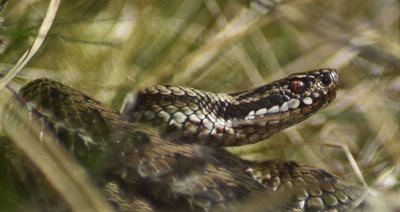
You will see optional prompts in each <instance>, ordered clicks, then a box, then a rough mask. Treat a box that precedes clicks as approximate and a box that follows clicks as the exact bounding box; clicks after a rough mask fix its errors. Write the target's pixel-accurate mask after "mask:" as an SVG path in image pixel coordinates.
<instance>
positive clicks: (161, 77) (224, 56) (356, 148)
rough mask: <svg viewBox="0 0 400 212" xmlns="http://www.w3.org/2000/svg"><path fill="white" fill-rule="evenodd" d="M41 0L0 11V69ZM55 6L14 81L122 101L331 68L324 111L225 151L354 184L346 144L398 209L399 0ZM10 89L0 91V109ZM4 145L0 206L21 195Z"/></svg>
mask: <svg viewBox="0 0 400 212" xmlns="http://www.w3.org/2000/svg"><path fill="white" fill-rule="evenodd" d="M3 2H4V3H5V2H6V1H4V0H2V1H0V8H1V7H2V6H4V3H3ZM49 2H50V1H46V0H19V1H12V0H11V1H9V2H8V5H7V6H6V7H5V8H4V9H3V10H2V11H1V13H0V16H1V21H0V40H1V41H0V71H1V73H3V74H4V73H6V72H7V71H8V70H10V68H11V67H12V66H13V65H14V64H15V63H16V62H17V61H18V59H19V58H20V57H21V56H22V55H23V53H24V52H25V51H26V50H27V49H28V48H30V46H31V45H32V42H33V40H35V39H36V38H37V36H38V29H39V27H40V25H41V24H42V21H43V18H44V16H45V13H46V9H47V7H48V5H49ZM58 10H59V11H58V13H57V16H56V17H55V19H54V20H53V21H54V22H53V26H52V28H51V29H50V31H49V33H48V35H47V38H46V40H45V41H44V43H43V44H42V46H41V48H40V49H39V51H38V52H37V53H36V55H35V56H34V57H33V58H32V59H31V60H30V62H29V63H28V65H27V66H26V67H25V68H24V69H23V70H22V71H21V72H19V73H18V75H17V76H16V77H15V78H14V79H13V82H15V83H16V85H24V84H25V83H26V82H28V81H30V80H33V79H36V78H40V77H47V78H51V79H54V80H58V81H61V82H63V83H64V84H67V85H69V86H72V87H74V88H77V89H79V90H81V91H84V92H85V93H87V94H89V95H90V96H93V97H94V98H96V99H98V100H100V101H102V102H104V103H106V104H108V105H110V106H111V107H113V108H115V109H118V108H120V107H121V105H122V103H123V99H124V97H125V95H126V94H127V93H129V92H135V91H136V90H137V89H140V88H143V87H148V86H152V85H156V84H174V85H183V86H190V87H194V88H198V89H203V90H208V91H215V92H237V91H242V90H246V89H249V88H252V87H255V86H259V85H262V84H265V83H268V82H270V81H272V80H276V79H279V78H281V77H285V76H286V75H288V74H290V73H294V72H302V71H308V70H312V69H319V68H324V67H330V68H336V69H338V70H339V71H340V77H341V85H340V92H339V94H338V97H337V99H336V100H335V101H334V102H333V103H332V104H331V105H330V106H328V107H327V108H326V109H324V110H323V111H321V112H319V113H318V114H316V115H314V116H312V117H311V118H309V119H308V120H306V121H305V122H303V123H302V124H299V125H297V126H294V127H291V128H290V129H287V130H285V131H284V132H282V133H280V134H278V135H275V136H273V137H271V138H270V139H268V140H266V141H263V142H261V143H257V144H254V145H248V146H245V147H240V148H230V149H229V150H230V151H232V152H234V153H237V154H240V155H241V156H242V157H244V158H247V159H252V160H263V159H267V158H281V159H288V160H296V161H299V162H302V163H306V164H310V165H314V166H318V167H321V168H324V169H327V170H329V171H331V172H333V173H335V174H337V175H339V176H342V177H343V178H345V179H346V180H348V181H350V182H352V183H354V184H360V181H359V180H358V178H357V177H356V171H355V169H356V167H354V166H352V165H351V163H350V162H349V160H348V157H346V152H345V151H344V150H346V148H347V149H348V150H349V152H350V153H351V155H352V157H353V158H354V159H355V161H356V162H357V166H358V168H359V169H360V170H361V172H362V175H363V177H364V178H365V180H366V182H367V184H368V185H369V186H370V188H371V195H370V196H369V199H370V201H371V202H375V203H374V204H373V205H375V206H378V205H379V207H388V208H391V207H400V205H399V204H400V203H398V201H397V200H398V199H400V133H399V124H400V22H399V21H400V2H399V1H398V0H353V1H347V0H335V1H318V0H253V1H251V0H239V1H229V0H172V1H156V0H153V1H152V0H119V1H111V0H74V1H72V0H64V1H62V3H61V5H60V6H59V8H58ZM9 96H10V95H9V93H8V92H6V91H5V90H3V91H1V92H0V101H1V107H2V106H3V105H4V103H5V102H6V100H7V98H9ZM5 143H7V138H5V137H4V135H2V137H1V138H0V151H1V154H2V155H1V156H0V157H1V161H0V169H1V170H0V173H1V174H0V188H1V189H0V208H5V209H9V210H17V205H18V204H19V203H20V202H23V201H24V199H23V197H22V196H23V195H21V194H20V193H21V192H20V191H18V189H16V188H15V187H13V185H12V183H10V181H9V177H7V174H6V173H7V169H8V168H7V167H8V164H7V160H6V159H5V158H4V156H3V153H4V151H6V150H5V148H4V146H5V145H4V144H5ZM332 144H335V145H336V146H335V145H332ZM396 199H397V200H396ZM390 200H392V201H390ZM383 201H389V202H391V203H390V204H385V203H384V202H383ZM396 204H397V205H396Z"/></svg>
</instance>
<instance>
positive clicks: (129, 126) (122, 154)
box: [2, 69, 360, 211]
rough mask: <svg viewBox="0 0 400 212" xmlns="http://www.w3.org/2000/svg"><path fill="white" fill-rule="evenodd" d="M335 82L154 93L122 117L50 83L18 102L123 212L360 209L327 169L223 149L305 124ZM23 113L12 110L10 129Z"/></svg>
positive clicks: (322, 77)
mask: <svg viewBox="0 0 400 212" xmlns="http://www.w3.org/2000/svg"><path fill="white" fill-rule="evenodd" d="M337 82H338V77H337V73H336V72H335V71H334V70H331V69H324V70H317V71H312V72H306V73H300V74H295V75H291V76H289V77H286V78H284V79H282V80H279V81H276V82H273V83H271V84H268V85H266V86H263V87H260V88H257V89H254V90H250V91H246V92H242V93H236V94H232V95H228V94H215V93H210V92H204V91H199V90H195V89H190V88H184V87H177V86H156V87H153V88H148V89H145V90H143V91H142V92H140V93H139V95H138V98H137V101H136V102H135V103H133V104H132V105H131V106H128V107H125V110H124V111H123V113H122V114H120V113H118V112H116V111H114V110H112V109H110V108H108V107H106V106H104V105H103V104H102V103H100V102H98V101H96V100H94V99H92V98H91V97H89V96H87V95H85V94H83V93H81V92H79V91H77V90H74V89H72V88H70V87H67V86H65V85H63V84H61V83H59V82H55V81H52V80H49V79H38V80H35V81H32V82H30V83H28V84H27V85H26V86H24V87H23V88H22V89H21V90H20V91H19V94H18V95H19V97H20V98H21V99H22V101H23V103H24V105H25V107H26V108H27V109H28V110H29V111H32V112H33V111H34V112H35V113H36V114H38V116H39V119H40V120H42V122H43V123H44V127H46V129H49V130H51V131H53V132H55V134H56V135H57V137H58V138H59V140H60V141H61V142H62V143H63V144H64V145H65V146H66V148H68V149H70V151H71V153H72V154H73V155H74V156H75V157H76V158H77V159H78V160H79V161H80V162H81V163H82V164H83V165H84V166H85V167H87V168H88V170H89V171H90V172H91V173H92V175H93V177H94V178H95V179H101V180H100V181H101V182H103V183H100V185H99V186H100V187H102V188H103V191H104V194H105V196H106V198H107V199H108V200H109V201H110V203H112V205H113V206H114V207H115V209H117V210H121V211H137V210H142V211H153V210H156V211H157V210H169V209H174V210H237V209H238V208H239V209H240V206H241V205H243V204H244V205H246V203H248V204H251V205H254V204H252V203H253V202H252V201H256V200H257V202H258V203H262V204H261V206H260V207H262V208H263V210H283V209H287V210H296V211H298V210H300V211H303V210H305V211H322V210H345V209H348V208H352V207H353V206H354V204H355V202H356V200H357V199H358V198H359V195H360V190H359V189H356V188H355V187H353V186H351V185H349V184H347V183H346V182H344V181H342V180H341V179H340V178H339V177H337V176H335V175H333V174H330V173H329V172H327V171H325V170H322V169H317V168H313V167H311V166H307V165H300V164H298V163H296V162H293V161H278V160H267V161H263V162H256V161H247V160H243V159H241V158H239V157H237V156H235V155H233V154H231V153H229V152H227V151H225V150H224V149H222V148H218V147H216V146H230V145H237V144H243V143H246V142H256V141H258V140H260V139H263V138H266V137H269V136H270V135H272V134H273V133H275V132H277V131H279V130H281V129H283V128H285V127H288V126H290V125H293V124H295V123H298V122H300V121H301V120H304V119H305V118H307V117H308V116H310V115H311V114H312V113H314V112H316V111H317V110H318V109H320V108H322V107H323V106H325V105H327V104H328V103H329V102H330V101H331V100H332V99H333V98H334V96H335V94H336V86H337ZM15 106H16V101H15V100H14V101H11V102H10V103H9V105H8V109H6V112H5V114H6V116H3V120H2V123H3V124H4V123H7V120H9V119H10V112H7V111H11V109H12V108H13V107H15ZM276 107H279V110H277V109H276ZM224 108H225V109H224ZM189 109H190V110H189ZM193 115H195V116H196V117H197V118H194V117H192V116H193ZM191 117H192V118H191ZM133 120H135V121H139V122H142V123H147V124H150V125H153V126H156V125H157V126H158V130H154V128H149V127H147V126H145V125H143V124H139V123H134V122H133ZM209 122H211V124H209ZM219 122H220V123H219ZM223 123H225V125H223ZM229 123H230V124H229ZM252 123H253V124H252ZM160 131H161V132H162V133H161V134H160ZM170 133H172V134H173V136H172V137H170V136H169V134H170ZM88 161H90V162H88ZM93 161H95V163H93ZM93 170H96V171H93ZM279 199H280V200H281V201H277V200H279ZM241 203H242V204H241Z"/></svg>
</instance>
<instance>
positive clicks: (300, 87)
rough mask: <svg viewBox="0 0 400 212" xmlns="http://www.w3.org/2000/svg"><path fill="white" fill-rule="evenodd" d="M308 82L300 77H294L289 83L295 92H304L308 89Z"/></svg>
mask: <svg viewBox="0 0 400 212" xmlns="http://www.w3.org/2000/svg"><path fill="white" fill-rule="evenodd" d="M306 88H307V87H306V84H305V83H304V82H303V81H302V80H299V79H293V80H292V81H290V84H289V89H290V90H291V91H292V92H293V93H297V94H299V93H302V92H304V91H305V90H306Z"/></svg>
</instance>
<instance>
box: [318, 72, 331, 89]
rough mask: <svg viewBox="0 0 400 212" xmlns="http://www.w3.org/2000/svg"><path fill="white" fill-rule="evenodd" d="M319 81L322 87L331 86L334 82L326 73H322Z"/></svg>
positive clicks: (329, 74)
mask: <svg viewBox="0 0 400 212" xmlns="http://www.w3.org/2000/svg"><path fill="white" fill-rule="evenodd" d="M320 79H321V82H322V85H324V86H326V87H329V86H331V85H332V83H333V81H334V79H333V76H332V74H331V73H328V72H326V73H322V74H321V75H320Z"/></svg>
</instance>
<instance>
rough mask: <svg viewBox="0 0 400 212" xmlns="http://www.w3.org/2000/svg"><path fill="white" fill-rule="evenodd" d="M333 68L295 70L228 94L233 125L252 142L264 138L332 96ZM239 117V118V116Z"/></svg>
mask: <svg viewBox="0 0 400 212" xmlns="http://www.w3.org/2000/svg"><path fill="white" fill-rule="evenodd" d="M338 84H339V75H338V72H337V71H336V70H335V69H319V70H314V71H309V72H302V73H295V74H292V75H289V76H287V77H285V78H283V79H280V80H277V81H274V82H271V83H269V84H267V85H264V86H261V87H258V88H255V89H253V90H250V91H246V92H242V93H237V94H232V96H233V97H234V98H235V100H236V101H235V102H234V103H233V104H232V107H231V108H230V112H229V113H230V114H231V116H232V117H236V118H235V119H234V121H233V125H234V126H235V128H236V129H238V130H239V131H240V132H243V133H242V134H244V135H246V136H245V137H246V138H243V140H245V139H248V140H250V141H252V142H255V141H258V140H261V139H265V138H268V137H269V136H271V135H272V134H274V133H276V132H278V131H280V130H282V129H284V128H287V127H290V126H292V125H294V124H296V123H298V122H300V121H302V120H304V119H306V118H308V117H309V116H310V115H312V114H313V113H315V112H317V111H318V110H320V109H322V108H324V107H325V106H326V105H328V104H329V103H330V102H331V101H332V100H333V99H334V98H335V96H336V92H337V88H338ZM239 117H240V118H239Z"/></svg>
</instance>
